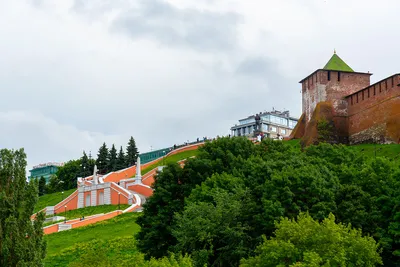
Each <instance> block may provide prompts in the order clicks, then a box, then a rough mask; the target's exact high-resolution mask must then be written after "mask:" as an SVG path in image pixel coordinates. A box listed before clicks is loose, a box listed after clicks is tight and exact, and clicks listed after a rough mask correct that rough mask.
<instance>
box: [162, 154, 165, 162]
mask: <svg viewBox="0 0 400 267" xmlns="http://www.w3.org/2000/svg"><path fill="white" fill-rule="evenodd" d="M164 158H165V150H164V151H163V157H162V165H163V166H164V165H165V164H164Z"/></svg>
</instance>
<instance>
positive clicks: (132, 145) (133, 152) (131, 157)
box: [126, 136, 139, 167]
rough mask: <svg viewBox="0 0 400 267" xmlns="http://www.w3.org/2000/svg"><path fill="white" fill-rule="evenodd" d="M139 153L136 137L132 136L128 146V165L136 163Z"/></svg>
mask: <svg viewBox="0 0 400 267" xmlns="http://www.w3.org/2000/svg"><path fill="white" fill-rule="evenodd" d="M138 155H139V151H138V150H137V147H136V142H135V139H133V137H132V136H131V138H130V139H129V142H128V146H127V147H126V166H127V167H130V166H133V165H135V163H136V159H137V157H138Z"/></svg>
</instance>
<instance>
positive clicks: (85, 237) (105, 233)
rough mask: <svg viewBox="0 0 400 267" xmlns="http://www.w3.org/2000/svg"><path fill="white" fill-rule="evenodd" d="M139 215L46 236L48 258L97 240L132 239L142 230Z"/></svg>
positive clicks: (126, 216) (130, 214)
mask: <svg viewBox="0 0 400 267" xmlns="http://www.w3.org/2000/svg"><path fill="white" fill-rule="evenodd" d="M139 215H140V214H138V213H135V212H129V213H125V214H122V215H119V216H117V217H114V218H112V219H110V220H106V221H102V222H98V223H95V224H91V225H88V226H85V227H82V228H76V229H72V230H68V231H63V232H59V233H54V234H50V235H45V236H44V239H45V240H46V242H47V258H48V257H51V256H54V255H55V254H57V253H60V252H61V250H63V249H66V248H69V247H72V246H74V245H75V244H78V243H79V244H83V243H86V242H89V241H92V240H94V239H96V238H98V239H101V240H103V241H106V240H111V239H114V238H117V237H130V236H132V235H134V234H135V233H137V232H138V231H139V229H140V227H139V225H137V224H136V218H137V217H138V216H139Z"/></svg>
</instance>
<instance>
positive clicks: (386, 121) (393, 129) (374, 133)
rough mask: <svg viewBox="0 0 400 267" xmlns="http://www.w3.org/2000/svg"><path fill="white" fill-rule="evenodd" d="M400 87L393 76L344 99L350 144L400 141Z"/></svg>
mask: <svg viewBox="0 0 400 267" xmlns="http://www.w3.org/2000/svg"><path fill="white" fill-rule="evenodd" d="M399 84H400V75H399V74H396V75H393V76H391V77H389V78H386V79H384V80H382V81H379V82H377V83H375V84H373V85H370V86H368V87H365V88H364V89H362V90H360V91H358V92H356V93H353V94H351V95H349V96H347V97H346V101H347V106H348V129H349V141H350V143H351V144H356V143H362V142H371V141H372V142H376V141H378V142H396V143H398V142H399V141H400V140H399V135H400V125H399V123H398V122H397V120H398V118H399V117H400V87H399V86H398V85H399Z"/></svg>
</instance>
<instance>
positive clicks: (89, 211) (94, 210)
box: [57, 204, 130, 220]
mask: <svg viewBox="0 0 400 267" xmlns="http://www.w3.org/2000/svg"><path fill="white" fill-rule="evenodd" d="M129 206H130V205H126V204H121V205H120V209H121V210H124V209H126V208H128V207H129ZM117 209H118V205H102V206H94V207H86V208H81V209H76V210H69V211H67V212H61V213H57V216H65V217H67V219H68V220H69V219H76V218H81V217H82V216H86V217H87V216H90V215H94V214H100V213H107V212H110V211H114V210H117Z"/></svg>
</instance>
